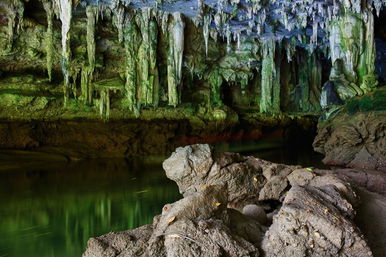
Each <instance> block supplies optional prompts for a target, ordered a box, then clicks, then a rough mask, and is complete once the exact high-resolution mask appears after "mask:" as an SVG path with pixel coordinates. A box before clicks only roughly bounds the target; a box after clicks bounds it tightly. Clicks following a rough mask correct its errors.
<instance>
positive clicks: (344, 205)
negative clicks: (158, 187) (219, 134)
mask: <svg viewBox="0 0 386 257" xmlns="http://www.w3.org/2000/svg"><path fill="white" fill-rule="evenodd" d="M163 167H164V169H165V171H166V174H167V176H168V177H169V178H171V179H173V180H174V181H176V183H177V184H178V186H179V188H180V192H181V193H182V194H183V195H184V198H182V199H181V200H179V201H177V202H175V203H171V204H167V205H165V206H164V207H163V209H162V213H161V214H160V215H159V216H156V217H155V218H154V220H153V224H151V225H146V226H143V227H141V228H138V229H135V230H132V231H125V232H119V233H109V234H107V235H103V236H101V237H97V238H92V239H90V240H89V242H88V248H87V250H86V252H85V253H84V255H83V257H107V256H108V257H115V256H127V257H128V256H160V257H163V256H165V257H166V256H167V257H171V256H172V257H184V256H204V257H220V256H235V257H237V256H240V257H241V256H243V257H244V256H267V257H270V256H363V257H367V256H372V252H371V250H370V248H369V247H368V245H367V242H366V240H365V239H364V236H363V235H362V233H361V231H360V230H359V229H358V227H357V226H356V224H355V223H354V218H355V214H356V210H355V208H356V207H357V206H358V197H357V195H356V193H355V191H354V189H353V188H352V187H351V185H350V184H349V183H348V182H347V181H348V180H349V178H347V179H348V180H347V181H346V180H345V179H344V178H343V179H342V177H340V176H338V175H337V174H336V173H334V172H332V171H329V172H327V171H322V170H315V169H310V168H307V169H304V168H301V167H299V166H288V165H283V164H275V163H271V162H268V161H264V160H261V159H258V158H255V157H243V156H241V155H239V154H233V153H216V152H214V151H213V149H212V148H211V147H210V146H209V145H191V146H186V147H180V148H177V149H176V151H175V152H174V153H173V154H172V155H171V156H170V158H168V159H167V160H165V162H164V164H163ZM241 210H242V211H241ZM272 216H273V219H272Z"/></svg>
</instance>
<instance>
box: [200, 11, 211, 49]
mask: <svg viewBox="0 0 386 257" xmlns="http://www.w3.org/2000/svg"><path fill="white" fill-rule="evenodd" d="M210 22H211V19H210V15H206V16H204V25H203V27H202V33H203V34H204V42H205V54H206V55H208V44H209V24H210Z"/></svg>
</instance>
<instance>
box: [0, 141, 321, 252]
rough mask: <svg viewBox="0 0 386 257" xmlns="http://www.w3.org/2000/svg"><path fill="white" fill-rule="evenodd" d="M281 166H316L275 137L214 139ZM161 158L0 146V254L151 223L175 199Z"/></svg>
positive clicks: (64, 246) (315, 158) (308, 153)
mask: <svg viewBox="0 0 386 257" xmlns="http://www.w3.org/2000/svg"><path fill="white" fill-rule="evenodd" d="M216 149H217V150H218V151H235V152H240V153H243V154H246V155H254V156H256V157H260V158H264V159H267V160H271V161H275V162H281V163H286V164H300V165H303V166H307V167H309V166H314V167H320V166H321V164H320V160H321V156H320V155H316V154H315V153H313V151H312V150H311V149H309V148H301V147H292V148H291V147H285V146H283V142H282V141H281V140H272V139H269V140H261V141H258V142H233V143H222V144H218V145H216ZM164 158H165V157H158V158H153V159H150V158H147V159H133V160H125V159H100V160H85V161H79V162H68V161H67V160H66V159H65V158H64V157H62V156H60V155H54V154H51V155H47V154H40V153H27V152H18V151H0V176H1V179H0V257H6V256H7V257H77V256H81V254H82V252H83V251H84V249H85V246H86V242H87V240H88V239H89V238H90V237H94V236H99V235H101V234H104V233H108V232H110V231H121V230H127V229H132V228H136V227H138V226H141V225H144V224H149V223H151V222H152V219H153V216H155V215H157V214H159V213H160V211H161V209H162V207H163V205H164V204H166V203H170V202H174V201H175V200H177V199H179V198H180V195H179V193H178V188H177V186H176V185H175V183H174V182H172V181H169V180H168V179H167V178H166V176H165V175H164V171H163V170H162V167H161V163H162V161H163V160H164Z"/></svg>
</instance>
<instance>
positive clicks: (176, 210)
mask: <svg viewBox="0 0 386 257" xmlns="http://www.w3.org/2000/svg"><path fill="white" fill-rule="evenodd" d="M263 233H264V227H263V226H261V225H260V224H259V223H258V222H257V221H255V220H253V219H251V218H248V217H246V216H244V215H242V214H241V213H239V212H237V211H235V210H231V209H227V207H226V189H225V186H224V185H217V186H210V187H207V188H205V189H203V190H201V191H200V192H196V193H194V194H191V195H189V196H187V197H185V198H183V199H181V200H179V201H177V202H175V203H173V204H170V205H166V206H165V207H164V208H163V211H162V214H161V215H160V216H158V217H155V219H154V222H153V225H146V226H143V227H141V228H138V229H136V230H132V231H127V232H122V233H110V234H107V235H105V236H101V237H98V238H93V239H90V240H89V242H88V249H87V251H86V252H85V253H84V255H83V257H93V256H98V257H105V256H106V257H107V256H109V257H114V256H160V257H161V256H168V257H169V256H175V257H177V256H207V257H215V256H218V257H220V256H224V255H228V256H240V257H241V256H256V257H257V256H259V250H258V245H259V244H260V242H261V239H262V236H263ZM133 244H134V245H133Z"/></svg>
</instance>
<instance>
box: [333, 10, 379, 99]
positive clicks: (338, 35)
mask: <svg viewBox="0 0 386 257" xmlns="http://www.w3.org/2000/svg"><path fill="white" fill-rule="evenodd" d="M364 16H367V19H368V20H367V21H365V20H364V19H363V17H364ZM328 28H329V30H330V36H329V41H330V55H331V62H332V64H333V68H332V70H331V74H330V80H332V81H333V82H334V84H335V86H336V87H337V92H338V94H339V96H340V97H341V98H342V100H344V99H347V98H350V97H353V96H355V95H362V94H364V93H366V92H369V91H371V90H372V89H373V88H374V87H375V86H376V79H375V75H374V70H375V68H374V63H375V43H374V37H373V34H374V32H373V31H374V23H373V15H372V13H371V11H369V10H368V11H367V15H357V14H354V13H351V12H347V13H346V14H344V15H343V16H342V17H340V18H339V19H337V20H335V21H333V22H332V23H331V24H330V25H329V27H328Z"/></svg>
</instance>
